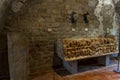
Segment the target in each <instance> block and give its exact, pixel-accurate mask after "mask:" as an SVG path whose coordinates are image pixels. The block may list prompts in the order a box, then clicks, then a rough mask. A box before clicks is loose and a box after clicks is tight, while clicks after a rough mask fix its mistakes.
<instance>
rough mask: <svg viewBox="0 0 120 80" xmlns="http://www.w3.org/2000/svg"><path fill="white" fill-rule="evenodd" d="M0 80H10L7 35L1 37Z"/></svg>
mask: <svg viewBox="0 0 120 80" xmlns="http://www.w3.org/2000/svg"><path fill="white" fill-rule="evenodd" d="M0 80H10V76H9V64H8V48H7V36H6V35H0Z"/></svg>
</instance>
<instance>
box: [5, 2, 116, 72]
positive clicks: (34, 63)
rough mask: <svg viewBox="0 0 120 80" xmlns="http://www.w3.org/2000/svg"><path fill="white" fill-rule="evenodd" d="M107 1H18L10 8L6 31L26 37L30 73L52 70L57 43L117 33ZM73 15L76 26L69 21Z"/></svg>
mask: <svg viewBox="0 0 120 80" xmlns="http://www.w3.org/2000/svg"><path fill="white" fill-rule="evenodd" d="M107 1H109V2H108V3H107V2H106V0H98V1H97V0H25V1H21V0H17V1H14V2H13V3H12V4H11V8H10V9H9V12H8V16H7V19H6V21H5V29H6V30H8V31H11V32H22V33H24V34H25V35H27V37H28V38H29V43H30V44H29V64H30V66H29V67H30V73H35V72H39V71H41V70H45V69H48V68H51V66H52V58H53V54H54V42H55V41H56V39H62V38H66V37H67V38H68V37H75V36H77V37H84V36H97V35H104V33H105V32H106V29H107V28H109V29H110V31H113V30H114V31H115V30H116V29H114V28H116V27H114V26H116V22H115V20H114V19H115V17H114V15H115V12H114V4H113V2H112V0H107ZM72 11H75V12H76V13H77V15H78V17H77V24H76V25H72V24H71V23H70V20H69V17H70V13H71V12H72ZM86 12H89V15H88V20H89V24H85V22H84V17H83V15H84V14H85V13H86ZM113 23H114V24H113ZM85 28H88V32H86V31H85ZM74 30H75V31H74ZM109 34H112V33H111V32H110V33H109ZM115 34H116V31H115Z"/></svg>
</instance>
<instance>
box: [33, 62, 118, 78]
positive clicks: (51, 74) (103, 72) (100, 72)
mask: <svg viewBox="0 0 120 80" xmlns="http://www.w3.org/2000/svg"><path fill="white" fill-rule="evenodd" d="M116 69H117V64H113V65H110V66H107V67H101V68H99V69H94V70H89V71H84V72H79V73H77V74H70V75H66V76H61V75H59V74H58V73H56V72H55V71H54V70H50V71H45V72H43V73H41V74H40V75H39V76H38V77H35V78H33V79H32V80H120V73H115V72H114V71H113V70H116ZM63 74H64V73H63Z"/></svg>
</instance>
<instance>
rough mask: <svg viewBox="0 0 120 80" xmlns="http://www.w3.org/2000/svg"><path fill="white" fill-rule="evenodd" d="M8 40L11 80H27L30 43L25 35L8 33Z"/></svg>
mask: <svg viewBox="0 0 120 80" xmlns="http://www.w3.org/2000/svg"><path fill="white" fill-rule="evenodd" d="M7 38H8V58H9V67H10V80H27V77H28V63H27V53H28V41H27V39H26V37H25V36H24V35H22V34H20V33H16V32H10V33H8V34H7Z"/></svg>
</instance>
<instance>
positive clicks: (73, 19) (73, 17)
mask: <svg viewBox="0 0 120 80" xmlns="http://www.w3.org/2000/svg"><path fill="white" fill-rule="evenodd" d="M77 17H78V16H77V13H76V12H71V14H70V22H71V23H72V24H76V22H77Z"/></svg>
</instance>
